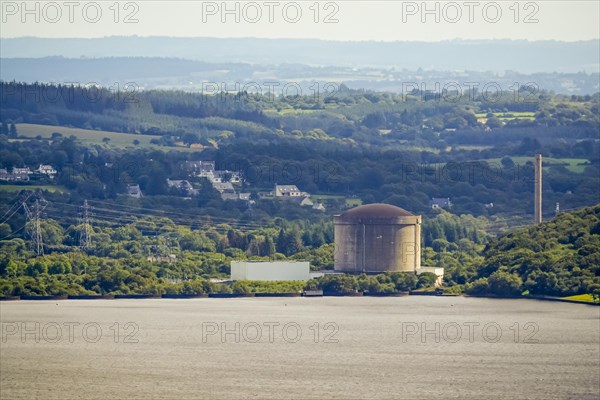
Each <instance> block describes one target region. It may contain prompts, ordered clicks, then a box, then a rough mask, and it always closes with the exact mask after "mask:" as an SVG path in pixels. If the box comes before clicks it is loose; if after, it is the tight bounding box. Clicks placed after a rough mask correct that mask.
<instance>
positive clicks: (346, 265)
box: [333, 204, 421, 273]
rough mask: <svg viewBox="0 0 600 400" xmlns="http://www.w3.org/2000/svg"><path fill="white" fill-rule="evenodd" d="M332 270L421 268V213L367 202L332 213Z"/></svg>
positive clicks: (383, 270)
mask: <svg viewBox="0 0 600 400" xmlns="http://www.w3.org/2000/svg"><path fill="white" fill-rule="evenodd" d="M333 223H334V227H335V254H334V264H335V270H336V271H339V272H349V273H362V272H365V273H380V272H389V271H402V272H415V271H417V270H418V269H420V268H421V216H420V215H414V214H411V213H409V212H408V211H406V210H403V209H402V208H400V207H396V206H392V205H389V204H367V205H364V206H360V207H356V208H353V209H351V210H348V211H346V212H344V213H342V214H340V215H336V216H334V219H333Z"/></svg>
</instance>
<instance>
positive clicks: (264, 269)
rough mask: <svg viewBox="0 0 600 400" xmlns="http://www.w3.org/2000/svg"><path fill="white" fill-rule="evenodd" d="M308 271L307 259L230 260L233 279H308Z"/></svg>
mask: <svg viewBox="0 0 600 400" xmlns="http://www.w3.org/2000/svg"><path fill="white" fill-rule="evenodd" d="M309 271H310V265H309V263H308V262H307V261H295V262H294V261H272V262H255V261H232V262H231V279H232V280H234V281H240V280H250V281H308V279H309Z"/></svg>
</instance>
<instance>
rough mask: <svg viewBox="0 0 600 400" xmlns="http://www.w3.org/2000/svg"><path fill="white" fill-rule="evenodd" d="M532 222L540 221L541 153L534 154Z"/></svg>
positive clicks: (539, 222)
mask: <svg viewBox="0 0 600 400" xmlns="http://www.w3.org/2000/svg"><path fill="white" fill-rule="evenodd" d="M534 196H535V198H534V210H533V213H534V223H535V224H536V225H537V224H541V223H542V155H541V154H536V155H535V195H534Z"/></svg>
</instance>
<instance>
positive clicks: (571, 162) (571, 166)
mask: <svg viewBox="0 0 600 400" xmlns="http://www.w3.org/2000/svg"><path fill="white" fill-rule="evenodd" d="M511 158H512V160H513V162H514V163H515V164H519V165H525V164H526V163H527V162H528V161H531V162H533V161H534V159H533V157H511ZM482 161H486V162H488V163H494V164H500V158H490V159H487V160H482ZM589 162H590V160H587V159H585V158H550V157H544V158H542V166H543V168H544V169H548V168H549V166H550V165H549V164H552V165H556V164H560V165H564V166H565V167H566V168H567V169H568V170H569V171H571V172H575V173H582V172H583V171H584V169H585V167H586V166H585V165H580V164H585V163H589Z"/></svg>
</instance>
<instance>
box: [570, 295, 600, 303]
mask: <svg viewBox="0 0 600 400" xmlns="http://www.w3.org/2000/svg"><path fill="white" fill-rule="evenodd" d="M562 299H563V300H574V301H584V302H586V303H595V301H594V296H592V295H591V294H580V295H577V296H569V297H562Z"/></svg>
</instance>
